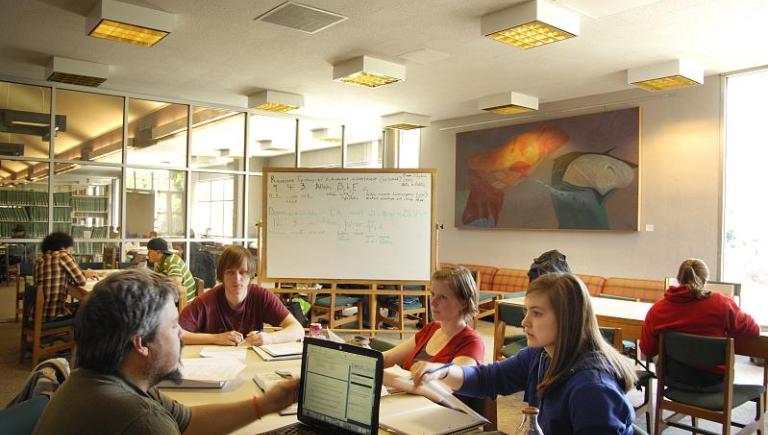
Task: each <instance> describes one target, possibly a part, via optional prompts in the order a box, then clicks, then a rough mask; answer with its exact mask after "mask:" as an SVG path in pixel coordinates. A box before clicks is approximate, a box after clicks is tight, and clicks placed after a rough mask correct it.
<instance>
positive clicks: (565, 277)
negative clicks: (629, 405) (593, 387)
mask: <svg viewBox="0 0 768 435" xmlns="http://www.w3.org/2000/svg"><path fill="white" fill-rule="evenodd" d="M531 294H543V295H545V296H546V297H547V299H548V300H549V303H550V305H551V306H552V309H553V310H554V312H555V317H556V319H557V338H556V339H555V348H554V351H553V353H554V355H550V356H551V357H552V362H551V363H550V364H549V367H548V368H547V371H546V373H545V374H544V377H543V379H542V380H541V382H540V383H539V385H538V388H537V391H538V394H539V397H544V395H546V393H547V392H548V391H551V390H552V389H553V388H555V387H556V386H558V385H559V384H560V383H561V382H563V381H564V380H565V379H567V377H568V375H569V373H570V370H571V369H572V368H573V366H574V365H575V364H576V363H577V362H578V360H579V358H581V356H582V355H584V354H586V353H589V352H596V353H597V355H598V357H599V358H600V359H601V360H602V363H603V365H604V367H605V368H606V369H608V370H609V371H611V372H613V373H614V374H615V375H616V376H617V377H618V378H619V379H621V380H622V381H623V382H624V391H629V390H630V389H632V387H633V386H634V385H635V382H636V381H637V375H636V374H635V370H634V368H633V367H632V365H631V364H630V362H629V360H628V359H627V358H625V357H624V356H622V355H621V354H620V353H619V352H618V351H617V350H616V349H614V348H613V347H612V346H611V345H609V344H608V343H607V342H606V341H605V339H603V336H602V335H601V334H600V328H598V326H597V319H596V318H595V314H594V312H593V310H592V303H591V302H590V300H589V292H588V291H587V287H586V286H585V285H584V283H583V282H582V281H581V280H580V279H579V278H578V277H577V276H576V275H573V274H571V273H548V274H545V275H542V276H540V277H538V278H537V279H535V280H534V281H533V282H531V283H530V284H529V285H528V291H527V292H526V295H531Z"/></svg>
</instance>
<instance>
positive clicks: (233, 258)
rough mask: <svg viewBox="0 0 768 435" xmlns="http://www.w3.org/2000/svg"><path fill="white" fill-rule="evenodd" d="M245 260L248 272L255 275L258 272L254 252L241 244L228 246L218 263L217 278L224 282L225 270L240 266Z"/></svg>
mask: <svg viewBox="0 0 768 435" xmlns="http://www.w3.org/2000/svg"><path fill="white" fill-rule="evenodd" d="M243 260H246V265H247V267H248V272H250V274H251V276H253V275H254V274H255V273H256V259H255V258H253V254H251V253H250V252H249V251H248V250H247V249H245V248H243V247H242V246H240V245H229V246H227V247H226V248H225V249H224V252H222V253H221V256H220V257H219V263H218V264H217V265H216V279H217V280H219V282H224V271H225V270H227V269H233V268H238V267H240V265H241V264H243Z"/></svg>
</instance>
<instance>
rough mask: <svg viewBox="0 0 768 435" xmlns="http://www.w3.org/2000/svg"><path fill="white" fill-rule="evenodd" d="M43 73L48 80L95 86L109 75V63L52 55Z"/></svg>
mask: <svg viewBox="0 0 768 435" xmlns="http://www.w3.org/2000/svg"><path fill="white" fill-rule="evenodd" d="M45 73H46V77H47V80H48V81H52V82H60V83H69V84H72V85H80V86H91V87H97V86H99V85H100V84H102V83H104V82H105V81H106V80H107V77H109V65H102V64H100V63H93V62H85V61H82V60H75V59H67V58H65V57H56V56H54V57H52V58H51V61H50V62H48V67H47V68H46V70H45Z"/></svg>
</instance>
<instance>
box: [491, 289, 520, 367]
mask: <svg viewBox="0 0 768 435" xmlns="http://www.w3.org/2000/svg"><path fill="white" fill-rule="evenodd" d="M496 310H497V311H496V329H495V330H494V333H493V360H494V361H501V360H503V359H506V358H509V357H510V356H512V355H515V354H517V353H518V352H520V351H521V350H523V349H525V348H526V347H527V346H528V344H527V343H528V341H527V339H526V337H525V334H515V335H506V329H507V325H509V326H514V327H517V328H521V327H522V323H523V318H524V317H525V307H523V306H522V305H513V304H500V303H498V302H497V303H496Z"/></svg>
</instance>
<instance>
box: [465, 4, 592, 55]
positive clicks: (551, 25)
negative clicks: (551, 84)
mask: <svg viewBox="0 0 768 435" xmlns="http://www.w3.org/2000/svg"><path fill="white" fill-rule="evenodd" d="M480 22H481V24H480V26H481V29H482V32H483V35H485V36H486V37H488V38H491V39H493V40H496V41H499V42H503V43H505V44H510V45H514V46H515V47H519V48H524V49H528V48H534V47H540V46H542V45H546V44H551V43H553V42H558V41H562V40H565V39H569V38H573V37H574V36H579V32H580V29H579V27H580V23H579V16H578V14H576V13H575V12H573V11H570V10H567V9H564V8H562V7H560V6H557V5H555V4H554V3H552V2H550V1H548V0H531V1H528V2H525V3H521V4H518V5H515V6H512V7H511V8H507V9H504V10H501V11H498V12H494V13H492V14H488V15H485V16H483V17H482V19H481V21H480Z"/></svg>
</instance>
